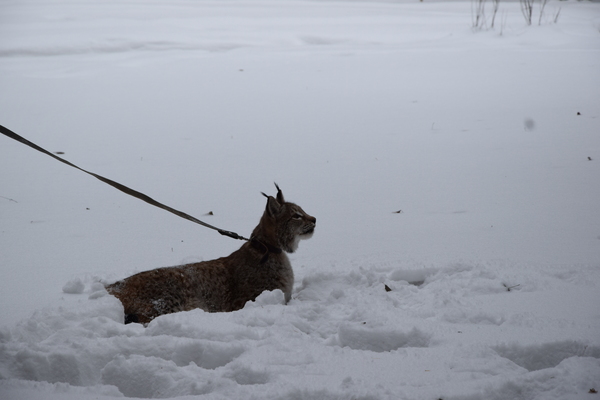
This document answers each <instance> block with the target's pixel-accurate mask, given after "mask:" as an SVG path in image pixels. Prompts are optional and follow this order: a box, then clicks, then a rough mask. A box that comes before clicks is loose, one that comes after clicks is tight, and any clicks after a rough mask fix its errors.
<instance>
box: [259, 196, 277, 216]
mask: <svg viewBox="0 0 600 400" xmlns="http://www.w3.org/2000/svg"><path fill="white" fill-rule="evenodd" d="M263 195H264V196H265V197H266V198H267V208H266V210H265V211H266V212H267V214H268V215H269V216H271V217H274V216H275V215H277V214H279V210H281V204H280V203H279V202H278V201H277V200H276V199H275V197H273V196H267V195H266V194H264V193H263Z"/></svg>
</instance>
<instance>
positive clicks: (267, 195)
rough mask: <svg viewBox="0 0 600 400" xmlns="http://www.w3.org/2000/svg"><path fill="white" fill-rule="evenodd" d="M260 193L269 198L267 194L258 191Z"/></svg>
mask: <svg viewBox="0 0 600 400" xmlns="http://www.w3.org/2000/svg"><path fill="white" fill-rule="evenodd" d="M260 194H262V195H263V196H265V197H266V198H267V199H268V198H269V196H268V195H266V194H265V192H260Z"/></svg>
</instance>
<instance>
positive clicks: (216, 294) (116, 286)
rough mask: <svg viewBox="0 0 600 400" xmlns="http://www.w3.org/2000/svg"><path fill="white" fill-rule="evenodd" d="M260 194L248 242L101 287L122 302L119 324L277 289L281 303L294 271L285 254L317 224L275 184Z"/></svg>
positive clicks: (233, 303) (240, 301) (230, 303)
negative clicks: (262, 204)
mask: <svg viewBox="0 0 600 400" xmlns="http://www.w3.org/2000/svg"><path fill="white" fill-rule="evenodd" d="M276 186H277V185H276ZM263 194H264V193H263ZM265 196H266V197H267V205H266V208H265V211H264V213H263V215H262V217H261V219H260V222H259V224H258V225H257V226H256V228H254V231H253V232H252V236H251V238H250V241H248V242H246V243H244V244H243V245H242V246H241V247H240V248H239V249H238V250H236V251H234V252H233V253H231V254H230V255H229V256H227V257H222V258H218V259H216V260H210V261H203V262H199V263H193V264H186V265H179V266H174V267H166V268H158V269H153V270H150V271H144V272H140V273H138V274H135V275H132V276H130V277H129V278H125V279H123V280H121V281H118V282H115V283H113V284H111V285H108V286H106V289H107V291H108V292H109V293H110V294H112V295H114V296H115V297H117V298H118V299H119V300H121V302H122V303H123V307H124V309H125V323H129V322H139V323H143V324H147V323H149V322H150V321H152V320H153V319H154V318H156V317H158V316H159V315H163V314H169V313H174V312H178V311H188V310H192V309H195V308H201V309H203V310H205V311H208V312H222V311H234V310H238V309H240V308H242V307H244V305H245V304H246V302H247V301H250V300H254V299H256V297H257V296H258V295H259V294H261V293H262V292H263V291H265V290H275V289H281V290H282V291H283V293H284V294H285V301H286V303H287V302H288V301H289V300H290V298H291V295H292V287H293V285H294V272H293V270H292V267H291V265H290V261H289V259H288V257H287V255H286V254H285V252H287V253H293V252H294V251H295V250H296V249H297V248H298V242H299V241H300V240H301V239H308V238H310V237H311V236H312V234H313V232H314V229H315V224H316V222H317V220H316V218H315V217H312V216H310V215H308V214H307V213H305V212H304V210H302V208H301V207H300V206H298V205H296V204H294V203H288V202H286V201H285V200H284V198H283V194H282V192H281V190H280V189H279V187H278V186H277V195H276V197H273V196H267V195H265ZM282 250H283V251H282Z"/></svg>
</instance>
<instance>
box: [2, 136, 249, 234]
mask: <svg viewBox="0 0 600 400" xmlns="http://www.w3.org/2000/svg"><path fill="white" fill-rule="evenodd" d="M0 132H1V133H2V134H4V135H5V136H8V137H9V138H11V139H14V140H16V141H17V142H21V143H23V144H25V145H27V146H29V147H31V148H32V149H35V150H37V151H39V152H41V153H44V154H46V155H48V156H50V157H52V158H54V159H55V160H58V161H60V162H62V163H65V164H67V165H68V166H71V167H73V168H75V169H78V170H80V171H82V172H85V173H86V174H88V175H91V176H93V177H94V178H96V179H99V180H101V181H102V182H104V183H106V184H108V185H110V186H112V187H114V188H116V189H118V190H120V191H121V192H123V193H125V194H128V195H130V196H133V197H135V198H138V199H140V200H142V201H145V202H146V203H148V204H152V205H153V206H155V207H158V208H162V209H163V210H166V211H168V212H170V213H173V214H175V215H177V216H179V217H181V218H185V219H187V220H189V221H192V222H195V223H197V224H200V225H202V226H205V227H207V228H210V229H214V230H215V231H217V232H219V233H220V234H221V235H223V236H229V237H230V238H233V239H239V240H248V239H246V238H245V237H243V236H240V235H238V234H237V233H235V232H231V231H226V230H224V229H219V228H217V227H216V226H212V225H210V224H207V223H206V222H202V221H200V220H199V219H197V218H194V217H192V216H191V215H189V214H186V213H184V212H183V211H179V210H176V209H174V208H171V207H169V206H166V205H164V204H162V203H159V202H158V201H156V200H154V199H153V198H151V197H149V196H146V195H145V194H144V193H140V192H138V191H137V190H133V189H131V188H128V187H127V186H125V185H122V184H120V183H118V182H115V181H113V180H110V179H108V178H105V177H103V176H101V175H98V174H94V173H93V172H89V171H86V170H85V169H83V168H79V167H78V166H77V165H75V164H72V163H70V162H68V161H67V160H65V159H62V158H60V157H58V156H57V155H55V154H52V153H50V152H49V151H47V150H45V149H43V148H41V147H40V146H38V145H37V144H35V143H32V142H30V141H29V140H27V139H25V138H24V137H21V136H19V135H17V134H16V133H15V132H13V131H11V130H10V129H8V128H5V127H4V126H2V125H0Z"/></svg>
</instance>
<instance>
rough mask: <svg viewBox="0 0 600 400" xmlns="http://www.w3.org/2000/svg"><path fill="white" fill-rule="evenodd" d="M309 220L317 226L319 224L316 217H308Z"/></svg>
mask: <svg viewBox="0 0 600 400" xmlns="http://www.w3.org/2000/svg"><path fill="white" fill-rule="evenodd" d="M308 220H309V221H310V222H312V223H313V224H315V225H316V224H317V219H316V218H315V217H308Z"/></svg>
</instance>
